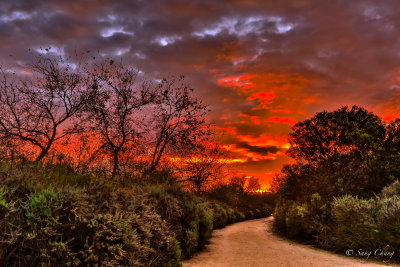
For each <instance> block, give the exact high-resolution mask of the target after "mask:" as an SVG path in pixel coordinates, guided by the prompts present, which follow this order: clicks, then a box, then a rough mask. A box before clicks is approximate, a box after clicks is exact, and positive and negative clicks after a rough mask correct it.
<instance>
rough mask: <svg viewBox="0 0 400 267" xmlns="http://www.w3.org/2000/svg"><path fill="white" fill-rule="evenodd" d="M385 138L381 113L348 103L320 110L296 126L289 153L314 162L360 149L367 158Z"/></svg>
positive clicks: (292, 134) (308, 161)
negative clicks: (332, 109) (337, 107)
mask: <svg viewBox="0 0 400 267" xmlns="http://www.w3.org/2000/svg"><path fill="white" fill-rule="evenodd" d="M384 140H385V124H384V123H383V122H382V120H381V119H380V118H379V117H378V116H376V115H374V114H373V113H371V112H368V111H367V110H365V109H363V108H360V107H357V106H353V107H352V108H351V109H349V108H348V107H347V106H345V107H342V108H340V109H338V110H335V111H333V112H327V111H323V112H319V113H317V114H316V115H315V116H314V117H312V118H311V119H308V120H305V121H302V122H299V123H297V124H296V125H294V127H293V129H292V132H291V133H290V134H289V142H290V145H291V146H290V148H289V150H288V154H289V155H290V156H291V157H292V158H294V159H295V160H296V161H297V162H299V163H306V162H307V163H310V164H317V163H319V162H321V161H323V160H326V159H328V158H330V157H331V156H333V155H335V154H341V155H343V154H348V153H352V152H357V153H358V154H359V156H362V157H366V156H369V155H370V154H371V153H372V152H373V151H374V150H376V149H377V148H378V147H380V146H382V144H383V142H384Z"/></svg>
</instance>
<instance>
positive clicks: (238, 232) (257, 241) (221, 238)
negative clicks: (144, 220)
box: [183, 217, 398, 267]
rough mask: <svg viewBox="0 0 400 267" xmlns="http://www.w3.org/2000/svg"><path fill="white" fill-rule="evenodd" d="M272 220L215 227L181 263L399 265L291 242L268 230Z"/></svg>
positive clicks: (203, 266)
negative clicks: (201, 246) (206, 241)
mask: <svg viewBox="0 0 400 267" xmlns="http://www.w3.org/2000/svg"><path fill="white" fill-rule="evenodd" d="M272 220H273V218H272V217H269V218H264V219H257V220H251V221H246V222H241V223H236V224H233V225H230V226H227V227H225V228H224V229H220V230H215V231H214V232H213V235H212V238H211V241H210V244H209V245H207V246H206V248H205V249H204V250H203V251H202V252H200V253H199V254H198V255H196V256H194V257H193V258H192V259H190V260H187V261H184V262H183V267H208V266H210V267H211V266H215V267H222V266H227V267H228V266H229V267H234V266H240V267H246V266H249V267H250V266H251V267H257V266H260V267H261V266H262V267H264V266H274V267H275V266H293V267H299V266H307V267H311V266H318V267H320V266H354V267H357V266H363V267H365V266H381V267H382V266H385V265H386V266H398V265H394V264H393V263H390V262H389V264H384V263H380V262H377V263H373V262H371V261H370V260H367V261H363V262H360V260H361V259H360V258H350V257H347V256H345V255H343V256H340V255H336V254H333V253H329V252H326V251H323V250H317V249H314V248H311V247H308V246H304V245H299V244H296V243H292V242H290V241H288V240H285V239H282V238H280V237H278V236H276V235H275V234H273V233H272V232H271V224H272ZM386 260H387V259H386Z"/></svg>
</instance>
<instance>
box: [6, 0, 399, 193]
mask: <svg viewBox="0 0 400 267" xmlns="http://www.w3.org/2000/svg"><path fill="white" fill-rule="evenodd" d="M393 5H398V4H394V3H392V5H389V4H388V3H386V2H382V1H377V2H362V1H347V2H343V3H342V2H340V3H339V2H337V1H333V2H326V1H292V2H291V3H287V1H258V0H256V1H231V2H229V1H227V2H223V3H219V2H218V1H190V3H187V4H185V5H183V4H182V3H181V2H179V1H175V0H174V1H170V2H168V4H158V3H155V2H154V3H153V2H152V1H145V2H141V3H140V4H137V3H136V2H135V1H133V2H124V4H121V3H119V2H118V1H115V2H107V1H82V2H80V4H79V5H76V4H69V3H66V2H65V3H64V2H62V1H54V2H53V1H52V2H51V3H46V4H45V3H44V1H42V2H40V1H39V2H36V1H33V2H30V1H23V3H22V2H21V3H20V2H19V1H17V2H15V1H4V3H1V4H0V30H1V32H2V42H1V44H0V51H1V55H2V59H1V63H2V64H3V65H4V66H8V67H11V68H12V69H13V70H15V72H16V74H17V75H21V76H29V75H31V73H29V72H27V70H26V68H25V66H26V64H27V62H28V61H29V59H30V58H31V57H32V54H30V53H33V54H35V53H37V52H38V51H41V50H40V49H41V48H48V47H51V49H50V50H49V52H48V53H49V54H51V55H56V56H60V55H61V56H74V55H75V53H76V51H80V52H85V51H91V52H93V53H96V52H97V51H98V52H99V54H100V55H101V56H104V57H112V58H116V59H121V60H122V61H123V62H124V63H127V64H131V65H133V66H135V67H137V68H139V69H140V70H141V71H142V73H144V74H145V75H146V76H147V77H150V80H151V81H152V82H156V81H159V80H160V79H161V78H162V77H165V76H168V75H177V76H178V75H181V74H182V75H184V76H185V77H186V79H187V81H188V83H189V84H190V86H191V87H192V88H194V89H195V94H196V95H198V96H199V97H200V98H201V99H202V100H203V102H204V103H205V104H208V105H209V108H210V109H211V112H210V113H209V114H208V121H209V122H212V123H215V124H216V128H217V129H218V131H217V132H218V135H219V140H220V142H221V143H222V147H223V148H224V150H226V151H227V152H229V153H231V155H230V156H229V157H227V158H224V159H221V161H224V162H225V163H227V164H229V165H231V166H232V167H233V168H235V169H236V170H237V171H239V172H241V173H244V174H245V175H246V176H256V177H259V178H260V179H261V180H262V183H263V184H264V185H265V186H267V185H268V184H269V183H270V182H271V179H272V177H273V174H275V173H277V172H279V170H280V169H281V167H282V166H283V164H286V163H289V162H290V159H289V157H288V156H287V155H286V154H285V153H286V151H287V150H288V149H289V148H290V145H289V143H288V140H287V136H288V134H289V132H290V129H291V127H292V126H293V125H295V124H296V123H297V122H299V121H301V120H304V119H305V118H308V117H310V116H312V115H313V114H315V113H316V112H317V111H321V110H324V109H326V110H334V109H336V108H338V107H340V106H342V105H353V104H354V105H359V106H362V107H365V108H366V109H368V110H370V111H372V112H374V113H375V114H377V115H379V116H381V117H382V118H383V120H384V121H385V122H390V121H391V120H393V119H395V118H397V117H399V116H400V111H399V108H398V107H399V105H400V93H399V89H400V67H399V66H400V56H399V53H398V45H397V44H398V42H397V39H398V37H397V36H398V34H397V33H398V30H399V29H400V21H399V20H398V14H397V11H396V10H397V9H396V8H393ZM399 7H400V6H399ZM338 10H346V12H338ZM331 11H332V12H333V11H335V13H334V14H335V15H334V16H331V17H329V16H328V17H327V16H325V15H324V14H328V13H329V14H330V12H331ZM333 25H334V27H333ZM74 149H75V148H74V147H73V146H71V145H68V146H67V145H63V144H61V143H59V144H58V145H57V146H56V147H55V150H58V151H68V152H69V153H72V154H74V153H75V154H77V155H78V154H79V152H74ZM93 149H94V148H93ZM170 160H171V161H176V160H180V159H177V158H174V157H171V158H170ZM266 173H268V174H266ZM269 173H271V174H269Z"/></svg>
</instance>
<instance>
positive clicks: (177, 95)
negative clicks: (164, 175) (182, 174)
mask: <svg viewBox="0 0 400 267" xmlns="http://www.w3.org/2000/svg"><path fill="white" fill-rule="evenodd" d="M192 92H193V89H191V88H189V87H188V86H187V85H186V84H185V83H184V77H183V76H181V77H180V78H179V79H175V78H172V79H170V80H167V79H162V81H161V83H160V84H159V86H158V90H157V95H156V99H155V100H156V102H155V103H156V106H155V108H156V110H155V113H154V114H155V115H154V121H153V125H152V126H153V129H152V132H153V135H152V136H153V137H154V139H153V140H152V141H151V147H152V153H151V162H150V168H149V171H150V172H152V171H154V170H155V169H156V167H157V166H158V165H159V163H160V160H161V158H162V156H163V155H164V153H165V152H166V150H169V151H170V153H173V154H175V155H178V156H179V155H183V154H185V153H186V152H187V151H192V150H193V149H195V147H196V146H197V145H198V144H200V143H201V142H202V140H203V139H204V138H207V137H208V135H209V127H207V126H206V117H205V115H206V113H207V107H206V106H205V105H203V104H202V102H201V101H200V100H199V99H198V98H196V97H194V96H193V95H192Z"/></svg>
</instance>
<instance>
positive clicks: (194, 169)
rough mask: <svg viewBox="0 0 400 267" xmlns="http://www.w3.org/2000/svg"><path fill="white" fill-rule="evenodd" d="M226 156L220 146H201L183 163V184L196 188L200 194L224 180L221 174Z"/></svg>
mask: <svg viewBox="0 0 400 267" xmlns="http://www.w3.org/2000/svg"><path fill="white" fill-rule="evenodd" d="M223 157H224V154H223V152H222V149H221V148H220V146H219V145H218V144H214V145H212V144H206V145H203V146H200V147H198V148H197V149H196V151H193V153H191V154H190V155H189V158H188V159H187V160H186V162H184V163H183V166H182V169H181V171H182V173H183V174H185V176H184V178H183V179H181V180H180V181H181V182H185V183H187V184H189V186H190V187H193V188H195V190H196V191H197V193H198V194H200V193H201V192H203V191H204V189H205V188H207V186H208V185H210V183H212V182H217V181H218V180H221V179H223V174H222V172H221V170H222V167H223V166H224V164H225V163H224V158H223Z"/></svg>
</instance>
